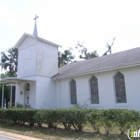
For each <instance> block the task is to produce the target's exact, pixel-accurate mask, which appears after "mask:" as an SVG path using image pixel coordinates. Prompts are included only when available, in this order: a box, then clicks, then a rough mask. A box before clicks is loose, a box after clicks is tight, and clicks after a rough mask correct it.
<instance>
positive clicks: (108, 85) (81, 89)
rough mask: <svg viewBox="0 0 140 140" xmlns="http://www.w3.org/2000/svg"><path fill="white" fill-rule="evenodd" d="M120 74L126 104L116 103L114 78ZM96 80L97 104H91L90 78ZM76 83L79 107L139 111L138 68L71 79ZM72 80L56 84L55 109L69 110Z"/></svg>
mask: <svg viewBox="0 0 140 140" xmlns="http://www.w3.org/2000/svg"><path fill="white" fill-rule="evenodd" d="M118 71H119V72H121V73H122V74H123V75H124V78H125V88H126V98H127V103H116V92H115V84H114V76H115V74H116V73H117V72H118ZM93 75H94V76H95V77H96V78H97V79H98V90H99V104H91V101H90V84H89V80H90V78H91V77H92V76H93ZM73 78H74V80H75V81H76V90H77V103H78V104H80V105H84V104H87V106H88V107H89V108H98V109H108V108H127V109H136V110H140V105H139V99H140V67H133V68H125V69H118V70H112V71H108V72H102V73H96V74H89V75H85V76H76V77H73ZM71 79H72V78H66V79H61V80H60V82H57V84H56V85H57V86H56V88H57V95H56V99H57V107H58V108H59V107H60V108H69V107H72V106H73V105H71V103H70V85H69V82H70V80H71Z"/></svg>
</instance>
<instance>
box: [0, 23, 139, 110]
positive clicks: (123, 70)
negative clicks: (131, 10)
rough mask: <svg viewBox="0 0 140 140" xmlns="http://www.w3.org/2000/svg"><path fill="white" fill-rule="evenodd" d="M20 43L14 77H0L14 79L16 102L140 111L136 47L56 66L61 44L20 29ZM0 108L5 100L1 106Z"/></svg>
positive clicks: (48, 105) (2, 81) (61, 106)
mask: <svg viewBox="0 0 140 140" xmlns="http://www.w3.org/2000/svg"><path fill="white" fill-rule="evenodd" d="M15 47H17V48H18V72H17V77H9V78H5V79H2V80H0V83H1V84H3V91H2V97H3V95H4V85H7V84H14V85H15V86H16V92H15V106H16V104H17V103H20V104H22V105H23V106H28V107H30V108H44V109H45V108H46V109H48V108H70V107H73V106H74V105H75V104H80V105H84V104H85V103H86V104H87V106H88V107H89V108H99V109H109V108H127V109H135V110H140V48H134V49H131V50H126V51H122V52H119V53H114V54H110V55H106V56H101V57H97V58H93V59H89V60H83V61H79V62H73V63H71V64H68V65H66V66H63V67H61V68H58V47H60V45H58V44H55V43H53V42H50V41H48V40H45V39H43V38H40V37H38V36H37V29H36V24H35V29H34V34H33V35H30V34H27V33H25V34H23V35H22V37H21V38H20V39H19V40H18V42H17V43H16V45H15ZM2 107H3V105H2Z"/></svg>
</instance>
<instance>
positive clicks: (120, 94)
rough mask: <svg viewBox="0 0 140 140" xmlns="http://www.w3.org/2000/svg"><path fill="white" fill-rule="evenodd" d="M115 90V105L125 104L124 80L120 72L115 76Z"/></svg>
mask: <svg viewBox="0 0 140 140" xmlns="http://www.w3.org/2000/svg"><path fill="white" fill-rule="evenodd" d="M115 89H116V101H117V103H126V102H127V101H126V92H125V80H124V75H123V74H122V73H120V72H118V73H117V74H116V75H115Z"/></svg>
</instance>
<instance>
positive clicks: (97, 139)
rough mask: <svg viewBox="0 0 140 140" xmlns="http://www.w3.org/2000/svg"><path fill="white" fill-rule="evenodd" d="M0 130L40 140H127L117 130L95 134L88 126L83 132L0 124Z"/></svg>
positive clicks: (59, 128)
mask: <svg viewBox="0 0 140 140" xmlns="http://www.w3.org/2000/svg"><path fill="white" fill-rule="evenodd" d="M0 130H3V131H7V132H12V133H17V134H22V135H26V136H31V137H36V138H42V139H46V140H128V138H127V136H126V135H119V134H118V133H119V132H118V130H117V129H116V130H115V129H114V132H112V134H111V135H107V134H104V131H103V130H101V132H102V134H97V133H94V132H93V129H92V128H91V127H90V126H85V127H84V129H83V131H82V132H80V131H75V130H65V129H63V128H62V127H61V126H59V127H58V128H47V127H46V126H42V127H38V126H33V127H31V126H29V125H28V124H26V125H19V124H4V123H3V124H0Z"/></svg>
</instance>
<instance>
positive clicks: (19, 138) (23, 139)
mask: <svg viewBox="0 0 140 140" xmlns="http://www.w3.org/2000/svg"><path fill="white" fill-rule="evenodd" d="M0 135H2V136H7V137H10V138H14V139H15V140H43V139H38V138H33V137H28V136H24V135H19V134H15V133H10V132H6V131H0Z"/></svg>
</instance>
